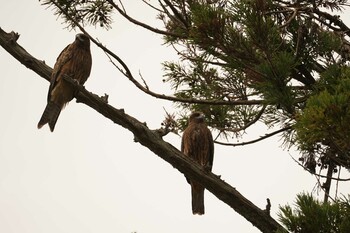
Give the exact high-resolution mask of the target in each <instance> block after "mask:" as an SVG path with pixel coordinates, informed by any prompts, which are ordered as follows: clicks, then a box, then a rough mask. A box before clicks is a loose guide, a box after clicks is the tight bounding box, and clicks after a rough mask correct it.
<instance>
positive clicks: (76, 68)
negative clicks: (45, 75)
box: [38, 33, 92, 132]
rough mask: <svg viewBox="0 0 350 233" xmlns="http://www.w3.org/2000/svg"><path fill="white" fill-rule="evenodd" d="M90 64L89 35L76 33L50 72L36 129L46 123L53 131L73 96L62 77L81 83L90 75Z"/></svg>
mask: <svg viewBox="0 0 350 233" xmlns="http://www.w3.org/2000/svg"><path fill="white" fill-rule="evenodd" d="M91 65H92V59H91V52H90V40H89V37H88V36H86V35H85V34H82V33H80V34H77V35H76V37H75V41H74V42H73V43H71V44H69V45H68V46H67V47H66V48H65V49H64V50H63V51H62V52H61V53H60V55H59V56H58V58H57V60H56V64H55V66H54V68H53V71H52V74H51V81H50V87H49V93H48V95H47V105H46V108H45V110H44V113H43V115H42V116H41V119H40V121H39V123H38V129H40V128H41V127H42V126H43V125H45V124H46V123H48V124H49V127H50V130H51V132H53V130H54V129H55V124H56V121H57V119H58V116H59V115H60V112H61V110H62V108H63V107H64V106H65V105H66V104H67V103H68V102H69V101H71V100H72V99H73V97H74V92H75V90H74V87H73V86H72V85H71V84H69V83H68V82H66V81H65V80H64V79H63V77H64V76H65V75H67V76H69V77H71V78H72V79H74V80H76V81H77V82H78V83H79V84H80V85H83V84H84V83H85V81H86V80H87V78H88V77H89V75H90V71H91Z"/></svg>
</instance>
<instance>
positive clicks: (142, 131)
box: [0, 28, 282, 233]
mask: <svg viewBox="0 0 350 233" xmlns="http://www.w3.org/2000/svg"><path fill="white" fill-rule="evenodd" d="M0 45H1V46H2V47H3V48H4V49H5V50H6V51H7V52H9V53H10V54H11V55H12V56H13V57H15V58H16V59H17V60H18V61H19V62H21V63H22V64H24V65H25V66H26V67H28V68H30V69H31V70H33V71H34V72H36V73H37V74H39V75H40V76H41V77H43V78H44V79H46V80H49V79H50V75H51V72H52V68H50V67H49V66H47V65H46V64H45V63H44V62H42V61H39V60H38V59H36V58H35V57H33V56H31V55H30V54H29V53H28V52H27V51H26V50H25V49H24V48H22V47H21V46H20V45H19V44H18V43H17V42H16V40H14V37H13V33H12V34H11V33H6V32H5V31H3V30H2V29H1V28H0ZM65 80H66V81H68V82H70V83H71V84H72V85H73V86H74V87H75V88H76V89H77V90H78V92H77V94H76V99H77V102H80V103H84V104H86V105H87V106H90V107H91V108H93V109H94V110H96V111H97V112H99V113H100V114H101V115H103V116H105V117H106V118H108V119H110V120H111V121H113V122H114V123H116V124H118V125H120V126H122V127H123V128H126V129H128V130H129V131H131V132H132V133H133V134H134V135H135V138H137V141H138V142H139V143H140V144H142V145H143V146H145V147H147V148H148V149H149V150H151V151H152V152H154V153H155V154H156V155H158V156H159V157H160V158H162V159H164V160H165V161H167V162H168V163H170V164H171V165H172V166H173V167H175V168H176V169H177V170H179V171H180V172H181V173H183V174H186V176H187V177H189V178H191V179H193V180H196V181H198V183H200V184H201V185H203V186H204V187H205V188H206V189H208V190H209V191H210V192H212V193H213V194H214V195H215V196H216V197H217V198H219V199H220V200H222V201H223V202H225V203H226V204H227V205H229V206H230V207H232V208H233V209H234V210H235V211H237V212H238V213H239V214H240V215H242V216H243V217H244V218H246V219H247V220H248V221H249V222H251V223H252V224H253V225H254V226H256V227H257V228H258V229H260V230H261V231H262V232H266V233H267V232H274V231H276V230H277V229H278V228H282V226H281V225H280V224H278V223H277V222H276V221H275V220H274V219H273V218H271V217H270V216H268V215H266V214H265V212H264V211H263V210H261V209H260V208H258V207H257V206H255V205H254V204H253V203H252V202H250V201H249V200H248V199H246V198H245V197H244V196H243V195H242V194H240V193H239V192H238V191H237V190H236V189H235V188H233V187H232V186H230V185H229V184H227V183H226V182H224V181H223V180H221V179H220V178H219V177H218V176H217V175H214V174H213V173H211V172H208V171H205V170H204V169H203V168H202V167H201V166H200V165H198V164H196V163H194V162H193V161H192V160H191V159H189V158H188V157H186V156H184V155H183V154H182V153H181V152H180V151H179V150H178V149H176V148H175V147H174V146H172V145H171V144H169V143H167V142H165V141H164V140H162V138H161V137H160V136H159V135H158V134H157V132H155V131H153V130H150V129H149V128H148V127H147V126H146V125H145V124H143V123H142V122H140V121H138V120H137V119H136V118H134V117H132V116H130V115H128V114H126V113H125V112H124V110H123V109H116V108H114V107H113V106H111V105H109V104H107V103H106V101H104V100H103V98H101V97H99V96H97V95H96V94H93V93H91V92H89V91H87V90H86V89H85V88H84V87H83V86H80V85H78V84H77V83H76V82H74V81H73V80H72V79H71V78H70V77H68V76H67V77H65Z"/></svg>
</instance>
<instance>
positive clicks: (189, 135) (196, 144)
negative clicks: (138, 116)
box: [181, 112, 214, 215]
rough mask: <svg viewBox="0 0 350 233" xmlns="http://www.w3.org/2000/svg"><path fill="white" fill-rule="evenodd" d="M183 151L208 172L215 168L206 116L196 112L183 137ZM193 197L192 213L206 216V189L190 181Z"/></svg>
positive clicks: (190, 118) (211, 139)
mask: <svg viewBox="0 0 350 233" xmlns="http://www.w3.org/2000/svg"><path fill="white" fill-rule="evenodd" d="M181 151H182V152H183V153H184V154H185V155H186V156H188V157H190V158H191V159H193V160H194V161H196V162H197V163H198V164H199V165H201V166H202V167H203V168H205V169H206V170H208V171H211V169H212V167H213V158H214V142H213V137H212V135H211V132H210V130H209V129H208V127H207V125H206V123H205V122H204V114H203V113H201V112H194V113H192V114H191V115H190V117H189V123H188V126H187V128H186V129H185V131H184V132H183V135H182V142H181ZM186 179H187V182H188V183H189V184H190V185H191V195H192V213H193V214H199V215H202V214H204V187H203V186H202V185H200V184H199V183H197V182H196V181H192V180H189V179H188V178H187V177H186Z"/></svg>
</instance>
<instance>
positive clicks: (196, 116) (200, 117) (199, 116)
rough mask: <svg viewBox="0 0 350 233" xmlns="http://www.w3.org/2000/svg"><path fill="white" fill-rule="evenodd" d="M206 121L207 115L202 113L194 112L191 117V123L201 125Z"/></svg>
mask: <svg viewBox="0 0 350 233" xmlns="http://www.w3.org/2000/svg"><path fill="white" fill-rule="evenodd" d="M204 119H205V115H204V113H202V112H193V113H192V114H191V115H190V119H189V121H190V122H196V123H200V122H204Z"/></svg>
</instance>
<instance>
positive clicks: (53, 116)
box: [38, 101, 61, 132]
mask: <svg viewBox="0 0 350 233" xmlns="http://www.w3.org/2000/svg"><path fill="white" fill-rule="evenodd" d="M60 113H61V107H60V106H59V105H58V104H55V103H54V102H52V101H50V102H48V103H47V105H46V108H45V110H44V112H43V115H42V116H41V118H40V121H39V123H38V129H40V128H41V127H43V126H44V125H45V124H47V123H49V126H50V130H51V132H53V130H54V129H55V125H56V122H57V119H58V117H59V115H60Z"/></svg>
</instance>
